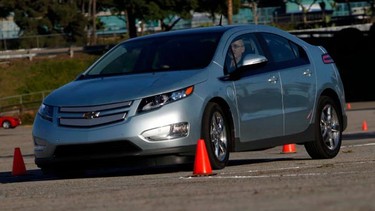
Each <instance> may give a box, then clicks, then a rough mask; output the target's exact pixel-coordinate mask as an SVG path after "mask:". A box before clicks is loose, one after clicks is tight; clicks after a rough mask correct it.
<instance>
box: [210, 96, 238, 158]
mask: <svg viewBox="0 0 375 211" xmlns="http://www.w3.org/2000/svg"><path fill="white" fill-rule="evenodd" d="M208 103H216V104H218V105H219V106H220V107H221V108H222V109H223V110H224V112H225V117H226V118H227V119H228V121H229V122H228V123H229V127H230V137H231V138H230V148H229V151H230V152H233V151H234V149H235V146H234V145H235V129H234V121H233V113H232V111H231V109H230V107H229V105H228V103H227V102H226V101H225V100H224V99H223V98H220V97H214V98H212V99H210V100H209V101H208V102H207V104H208ZM207 104H206V106H207Z"/></svg>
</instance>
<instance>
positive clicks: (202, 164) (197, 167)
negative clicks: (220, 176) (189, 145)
mask: <svg viewBox="0 0 375 211" xmlns="http://www.w3.org/2000/svg"><path fill="white" fill-rule="evenodd" d="M211 175H214V173H212V169H211V164H210V160H209V159H208V154H207V149H206V144H205V143H204V140H203V139H199V140H198V144H197V150H196V154H195V161H194V172H193V176H211Z"/></svg>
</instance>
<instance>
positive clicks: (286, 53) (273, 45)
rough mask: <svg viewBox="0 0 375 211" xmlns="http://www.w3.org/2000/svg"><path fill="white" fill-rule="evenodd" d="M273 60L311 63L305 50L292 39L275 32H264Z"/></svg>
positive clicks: (289, 63) (286, 62) (290, 62)
mask: <svg viewBox="0 0 375 211" xmlns="http://www.w3.org/2000/svg"><path fill="white" fill-rule="evenodd" d="M262 35H263V38H264V41H265V43H266V45H267V46H268V50H269V52H270V54H271V57H272V62H275V63H280V64H283V63H284V64H286V65H288V66H296V65H301V64H307V63H309V60H308V57H307V54H306V52H305V50H304V49H303V48H302V47H301V46H299V45H297V44H296V43H293V42H291V41H290V40H288V39H286V38H284V37H280V36H278V35H275V34H269V33H263V34H262Z"/></svg>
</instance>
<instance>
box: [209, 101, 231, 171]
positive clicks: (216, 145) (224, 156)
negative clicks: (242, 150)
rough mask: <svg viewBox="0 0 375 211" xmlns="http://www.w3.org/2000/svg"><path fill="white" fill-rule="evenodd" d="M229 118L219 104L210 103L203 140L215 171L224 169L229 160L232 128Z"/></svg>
mask: <svg viewBox="0 0 375 211" xmlns="http://www.w3.org/2000/svg"><path fill="white" fill-rule="evenodd" d="M228 121H229V120H228V118H227V117H226V116H225V113H224V111H223V109H222V108H221V107H220V106H219V105H218V104H217V103H209V104H208V105H207V107H206V109H205V111H204V114H203V120H202V138H203V139H204V141H205V143H206V146H207V154H208V156H209V159H210V164H211V166H212V168H213V169H223V168H224V167H225V166H226V165H227V163H228V160H229V149H230V147H229V146H230V137H231V136H230V128H229V122H228Z"/></svg>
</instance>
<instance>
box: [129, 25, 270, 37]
mask: <svg viewBox="0 0 375 211" xmlns="http://www.w3.org/2000/svg"><path fill="white" fill-rule="evenodd" d="M263 27H267V28H270V26H260V25H255V24H238V25H224V26H221V25H220V26H208V27H196V28H188V29H179V30H174V31H165V32H159V33H155V34H150V35H144V36H141V37H136V38H131V39H129V40H138V39H139V40H141V39H147V38H150V37H154V38H155V37H163V36H171V35H181V34H184V35H188V34H199V33H210V32H213V33H215V32H218V33H220V32H221V33H224V32H226V31H229V30H232V29H233V30H245V29H246V30H252V29H253V30H254V31H256V30H259V29H260V28H263Z"/></svg>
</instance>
